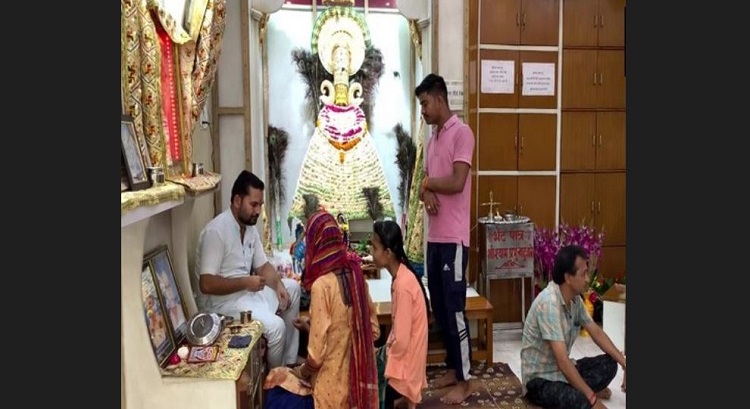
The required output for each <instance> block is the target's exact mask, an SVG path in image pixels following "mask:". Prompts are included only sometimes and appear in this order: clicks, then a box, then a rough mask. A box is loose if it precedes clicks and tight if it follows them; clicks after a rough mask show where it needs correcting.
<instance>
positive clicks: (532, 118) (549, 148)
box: [518, 114, 557, 170]
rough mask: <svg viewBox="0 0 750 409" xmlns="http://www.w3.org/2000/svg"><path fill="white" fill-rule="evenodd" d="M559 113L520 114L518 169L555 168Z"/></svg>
mask: <svg viewBox="0 0 750 409" xmlns="http://www.w3.org/2000/svg"><path fill="white" fill-rule="evenodd" d="M556 139H557V115H550V114H520V115H519V116H518V170H555V153H556V145H557V144H556Z"/></svg>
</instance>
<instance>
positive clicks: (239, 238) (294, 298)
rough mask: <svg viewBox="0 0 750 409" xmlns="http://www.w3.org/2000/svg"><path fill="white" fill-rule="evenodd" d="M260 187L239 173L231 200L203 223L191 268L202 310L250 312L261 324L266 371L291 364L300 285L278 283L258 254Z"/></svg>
mask: <svg viewBox="0 0 750 409" xmlns="http://www.w3.org/2000/svg"><path fill="white" fill-rule="evenodd" d="M263 188H264V185H263V182H262V181H261V180H260V179H259V178H258V177H257V176H255V175H253V174H252V173H250V172H248V171H244V170H243V171H242V172H241V173H240V175H239V176H238V177H237V180H236V181H235V183H234V186H233V188H232V201H231V204H230V207H229V209H227V210H225V211H224V212H222V213H221V214H219V215H218V216H216V217H215V218H214V219H213V220H211V221H210V222H208V224H207V225H206V227H205V228H204V229H203V231H202V232H201V234H200V237H199V239H198V248H197V251H196V257H195V265H196V270H197V272H198V274H199V275H200V278H199V291H197V297H196V302H197V304H198V308H199V309H200V310H201V311H211V312H216V313H220V314H224V315H230V316H232V317H234V318H235V319H239V317H240V312H241V311H248V310H250V311H252V317H253V319H254V320H258V321H260V322H262V323H263V327H264V329H263V334H264V335H265V337H266V339H267V340H268V364H269V365H270V367H271V368H275V367H277V366H281V365H292V364H295V363H296V360H297V352H298V347H299V331H298V330H297V329H296V328H294V325H293V320H294V319H295V318H296V317H297V316H298V315H299V300H300V286H299V283H297V282H296V281H295V280H292V279H281V278H280V277H279V274H278V273H277V272H276V269H275V268H274V267H273V266H272V265H271V263H269V262H268V258H267V257H266V255H265V253H264V252H263V247H262V243H261V241H260V236H259V234H258V230H257V229H256V228H255V224H256V223H257V220H258V216H259V215H260V209H261V207H262V205H263Z"/></svg>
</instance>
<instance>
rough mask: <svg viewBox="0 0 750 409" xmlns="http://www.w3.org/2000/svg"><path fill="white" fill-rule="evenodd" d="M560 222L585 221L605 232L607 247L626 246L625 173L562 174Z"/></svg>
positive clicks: (575, 222) (576, 222) (573, 222)
mask: <svg viewBox="0 0 750 409" xmlns="http://www.w3.org/2000/svg"><path fill="white" fill-rule="evenodd" d="M560 222H565V223H568V224H578V223H581V222H584V223H586V224H589V225H592V226H594V228H595V229H596V231H597V232H601V231H604V243H603V245H605V246H624V245H625V172H612V173H571V174H563V175H561V178H560Z"/></svg>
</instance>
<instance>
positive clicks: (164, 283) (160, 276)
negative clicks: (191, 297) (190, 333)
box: [146, 245, 188, 345]
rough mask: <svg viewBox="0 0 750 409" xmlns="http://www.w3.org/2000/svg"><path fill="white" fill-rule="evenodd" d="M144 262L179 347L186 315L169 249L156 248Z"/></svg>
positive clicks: (163, 247) (186, 320)
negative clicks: (149, 268) (152, 273)
mask: <svg viewBox="0 0 750 409" xmlns="http://www.w3.org/2000/svg"><path fill="white" fill-rule="evenodd" d="M146 260H147V261H148V262H149V264H150V265H151V269H152V270H153V272H154V280H156V284H157V289H158V291H159V295H160V296H161V299H162V301H163V305H164V309H165V313H166V316H167V320H168V324H169V328H170V332H171V335H172V339H174V341H175V343H176V344H177V345H179V344H181V343H182V341H184V340H185V336H186V335H187V327H188V318H187V316H188V313H187V308H186V306H185V304H184V303H183V298H182V293H181V292H180V288H179V286H178V285H177V281H176V279H175V274H174V268H173V266H172V256H171V254H170V252H169V248H168V247H167V246H166V245H163V246H160V247H158V248H157V249H156V250H154V251H153V252H151V253H149V254H148V255H147V256H146Z"/></svg>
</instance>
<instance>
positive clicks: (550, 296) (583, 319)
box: [521, 246, 625, 409]
mask: <svg viewBox="0 0 750 409" xmlns="http://www.w3.org/2000/svg"><path fill="white" fill-rule="evenodd" d="M587 261H588V254H586V250H584V249H583V248H582V247H580V246H565V247H563V248H561V249H560V251H559V252H558V253H557V255H556V256H555V262H554V266H553V268H552V281H551V282H550V283H549V284H548V285H547V288H545V289H544V290H543V291H542V292H541V293H539V295H538V296H537V297H536V298H535V299H534V302H533V303H532V304H531V308H530V309H529V313H528V315H527V316H526V322H525V323H524V326H523V339H522V344H521V374H522V378H523V384H524V385H525V387H526V398H527V399H528V400H529V401H530V402H531V403H533V404H535V405H539V406H542V407H545V408H561V409H565V408H592V407H593V408H597V409H600V408H606V406H604V404H603V403H602V402H601V401H600V400H599V398H604V399H606V398H609V396H611V394H612V392H611V391H610V390H609V388H608V387H607V386H608V385H609V383H610V382H612V379H613V378H614V377H615V374H616V373H617V364H618V363H619V364H620V365H621V366H622V369H623V370H625V357H624V356H623V355H622V353H620V351H618V350H617V347H615V345H614V344H613V343H612V341H611V340H610V339H609V337H608V336H607V334H605V333H604V331H603V330H602V329H601V328H600V327H599V325H597V324H596V323H595V322H594V321H593V320H592V319H591V317H590V316H589V315H588V313H587V312H586V309H585V307H584V305H583V299H582V298H581V295H582V294H583V293H584V291H585V290H586V286H587V285H588V282H589V273H588V263H587ZM581 327H583V328H585V329H586V331H588V333H589V334H590V335H591V339H592V340H593V341H594V342H595V343H596V345H598V346H599V348H601V349H602V351H604V352H605V353H604V354H602V355H599V356H596V357H587V358H582V359H579V360H577V361H576V360H573V359H572V358H570V349H571V348H572V347H573V343H574V342H575V340H576V337H577V336H578V334H579V333H580V331H581ZM622 389H623V391H624V390H625V377H624V375H623V381H622Z"/></svg>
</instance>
